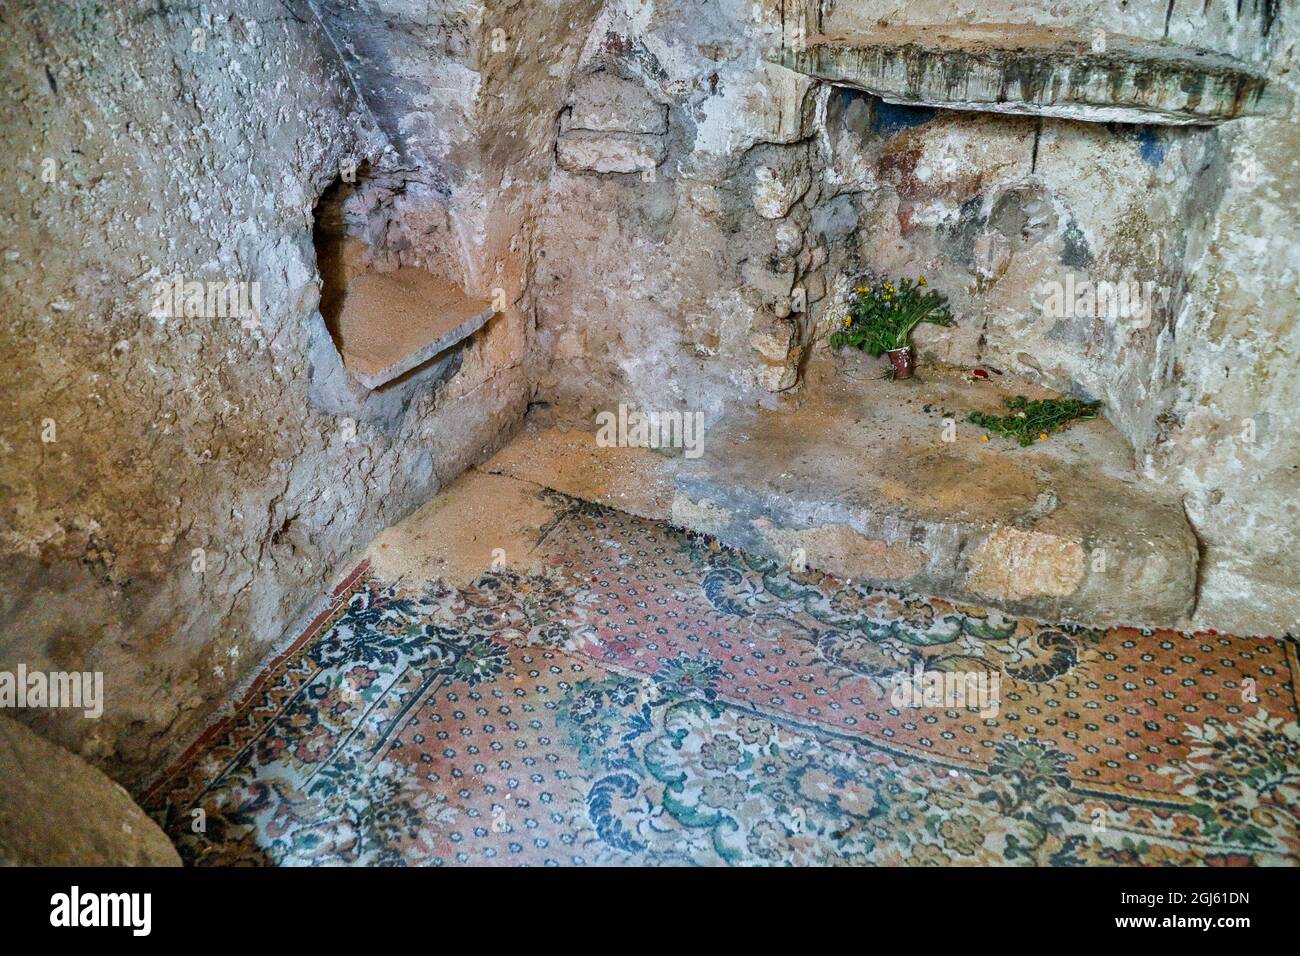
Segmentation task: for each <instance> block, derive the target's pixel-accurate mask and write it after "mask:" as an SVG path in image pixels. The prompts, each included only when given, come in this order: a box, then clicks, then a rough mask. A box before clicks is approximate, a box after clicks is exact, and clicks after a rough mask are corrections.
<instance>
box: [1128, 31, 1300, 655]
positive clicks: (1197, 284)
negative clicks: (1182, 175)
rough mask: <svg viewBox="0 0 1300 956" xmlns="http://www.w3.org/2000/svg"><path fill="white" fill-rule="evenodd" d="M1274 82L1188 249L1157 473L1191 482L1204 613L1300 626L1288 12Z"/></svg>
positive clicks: (1211, 617) (1226, 622)
mask: <svg viewBox="0 0 1300 956" xmlns="http://www.w3.org/2000/svg"><path fill="white" fill-rule="evenodd" d="M1282 16H1283V17H1284V19H1282V20H1280V21H1279V24H1278V26H1277V27H1275V29H1277V30H1279V31H1280V33H1281V35H1280V36H1279V37H1278V54H1277V57H1276V59H1275V60H1274V62H1273V65H1272V68H1271V71H1270V72H1271V75H1272V81H1273V83H1274V84H1275V85H1276V86H1277V87H1279V88H1281V89H1284V90H1285V91H1286V93H1287V95H1288V97H1289V99H1290V106H1289V108H1288V109H1287V111H1286V112H1285V113H1282V114H1280V115H1278V116H1276V117H1270V118H1267V119H1263V118H1261V119H1248V120H1242V121H1240V122H1239V123H1234V124H1232V126H1231V128H1230V129H1225V130H1223V131H1222V133H1221V136H1220V138H1219V150H1218V153H1217V155H1216V158H1215V161H1214V165H1215V170H1216V172H1217V173H1218V175H1219V177H1220V182H1221V184H1222V185H1221V187H1220V188H1221V189H1222V190H1223V195H1222V199H1221V201H1220V203H1219V205H1218V207H1217V209H1216V210H1215V214H1214V215H1213V216H1212V217H1211V218H1210V219H1209V221H1208V222H1207V224H1206V227H1205V228H1204V229H1203V230H1201V233H1200V236H1199V237H1198V241H1197V243H1196V244H1195V246H1194V247H1193V248H1191V249H1189V251H1188V257H1189V261H1194V262H1195V263H1196V265H1195V266H1194V267H1190V268H1189V271H1190V274H1191V279H1190V281H1189V283H1188V293H1187V296H1186V302H1185V305H1184V307H1183V309H1182V310H1181V311H1180V313H1179V315H1178V317H1177V323H1176V325H1175V326H1174V330H1173V331H1174V333H1175V345H1174V347H1173V349H1172V350H1171V351H1172V356H1171V359H1172V360H1171V363H1170V366H1169V368H1168V370H1167V372H1166V375H1167V379H1166V382H1167V386H1168V388H1169V389H1170V390H1171V393H1172V400H1171V402H1170V406H1169V408H1168V410H1167V412H1166V413H1165V418H1164V422H1163V424H1164V426H1165V427H1163V428H1162V429H1161V431H1160V432H1159V434H1158V436H1157V440H1156V441H1154V442H1153V443H1152V444H1151V445H1150V446H1148V447H1147V448H1145V449H1144V452H1145V454H1146V456H1147V464H1148V468H1149V470H1150V471H1151V473H1152V474H1153V475H1155V476H1157V477H1160V478H1163V479H1165V480H1169V481H1172V482H1174V483H1176V485H1177V486H1178V487H1179V488H1181V489H1183V491H1184V493H1185V498H1184V503H1185V506H1186V508H1187V514H1188V517H1189V518H1190V519H1191V521H1192V524H1193V525H1194V527H1195V528H1196V531H1197V534H1198V535H1199V536H1200V538H1201V544H1202V547H1203V552H1202V556H1201V582H1200V603H1199V605H1198V608H1197V623H1198V624H1200V625H1201V626H1204V627H1212V628H1216V629H1220V630H1225V631H1230V632H1235V633H1243V634H1250V633H1272V634H1278V633H1282V632H1289V633H1291V634H1300V595H1298V594H1297V587H1298V584H1300V411H1298V410H1300V384H1297V382H1298V379H1297V369H1300V322H1297V315H1300V233H1298V232H1297V229H1296V215H1297V209H1300V186H1298V182H1300V133H1298V132H1297V129H1298V127H1300V117H1298V116H1297V113H1296V106H1295V104H1296V103H1297V94H1298V93H1300V83H1297V79H1296V54H1295V45H1296V41H1297V39H1298V38H1300V18H1297V16H1296V13H1295V11H1294V10H1293V9H1290V8H1288V9H1287V10H1286V11H1285V13H1284V14H1282Z"/></svg>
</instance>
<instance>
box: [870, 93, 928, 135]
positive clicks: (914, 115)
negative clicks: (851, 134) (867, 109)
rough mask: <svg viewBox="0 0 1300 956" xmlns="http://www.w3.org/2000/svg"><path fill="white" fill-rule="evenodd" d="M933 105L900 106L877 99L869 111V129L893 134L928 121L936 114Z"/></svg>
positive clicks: (874, 131) (884, 133)
mask: <svg viewBox="0 0 1300 956" xmlns="http://www.w3.org/2000/svg"><path fill="white" fill-rule="evenodd" d="M938 112H939V111H938V110H937V109H935V108H934V107H933V106H902V105H900V104H897V103H886V102H885V101H884V100H878V101H877V102H876V103H875V109H873V110H872V111H871V131H872V132H873V133H881V134H883V135H885V136H893V135H894V134H895V133H901V132H902V131H903V130H905V129H912V128H913V127H914V126H921V125H922V124H924V123H928V122H930V120H932V119H934V117H935V116H936V115H937V114H938Z"/></svg>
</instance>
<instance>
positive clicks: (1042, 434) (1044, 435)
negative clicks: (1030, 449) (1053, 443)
mask: <svg viewBox="0 0 1300 956" xmlns="http://www.w3.org/2000/svg"><path fill="white" fill-rule="evenodd" d="M1038 440H1039V441H1047V432H1040V433H1039V435H1038Z"/></svg>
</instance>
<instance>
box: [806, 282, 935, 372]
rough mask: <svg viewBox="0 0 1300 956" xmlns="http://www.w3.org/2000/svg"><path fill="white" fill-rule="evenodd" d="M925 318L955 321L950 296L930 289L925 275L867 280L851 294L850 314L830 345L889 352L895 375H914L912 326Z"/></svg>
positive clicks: (837, 330)
mask: <svg viewBox="0 0 1300 956" xmlns="http://www.w3.org/2000/svg"><path fill="white" fill-rule="evenodd" d="M922 322H930V323H933V324H934V325H951V324H952V312H951V311H950V310H949V308H948V297H947V296H946V295H944V294H943V293H941V292H936V291H935V290H934V289H927V288H926V281H925V276H921V277H920V278H919V279H917V280H916V281H915V282H913V281H912V280H911V279H902V280H900V281H899V283H898V284H897V285H895V284H894V283H892V282H890V281H889V280H888V279H880V280H875V279H871V280H866V281H865V282H864V284H862V285H859V286H857V287H856V288H855V289H854V290H853V294H852V295H850V296H849V308H848V314H847V315H846V316H845V317H844V319H843V321H842V323H841V326H840V328H837V329H836V330H835V331H834V332H832V333H831V347H832V348H841V347H843V346H845V345H849V346H853V347H854V348H860V349H862V350H863V351H864V352H870V353H871V354H872V355H873V356H875V357H876V358H879V357H880V356H881V355H888V356H889V363H890V365H892V366H893V369H892V372H891V374H892V375H893V377H894V378H911V377H912V369H914V368H915V367H916V363H915V361H914V360H913V358H912V345H911V337H912V330H913V329H915V328H916V327H917V326H918V325H920V324H921V323H922Z"/></svg>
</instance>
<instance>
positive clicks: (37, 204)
mask: <svg viewBox="0 0 1300 956" xmlns="http://www.w3.org/2000/svg"><path fill="white" fill-rule="evenodd" d="M0 18H2V26H3V30H4V34H5V39H4V44H5V58H4V64H3V68H2V69H3V74H2V75H3V79H2V81H0V82H2V84H3V96H4V99H5V102H6V103H7V104H12V105H14V106H16V110H13V111H7V112H8V115H7V117H6V123H5V124H4V126H3V128H2V129H0V153H2V154H3V155H5V156H7V157H12V158H13V161H14V163H15V168H14V170H13V173H14V187H13V188H12V189H9V190H6V191H5V193H4V196H3V198H0V223H2V230H3V235H4V240H3V245H4V250H3V255H4V265H3V278H2V279H0V283H2V287H3V292H4V295H5V299H6V303H7V305H6V309H5V314H4V322H3V324H0V340H2V341H0V348H3V351H4V354H5V355H6V359H7V360H6V369H5V375H4V378H3V384H2V385H0V401H2V402H3V408H4V416H3V421H2V422H0V452H2V454H0V547H2V548H3V556H2V557H0V595H2V597H0V613H2V614H3V617H4V620H5V621H6V626H5V629H4V635H3V638H2V639H0V669H3V670H10V671H12V670H14V669H15V667H16V666H17V664H19V663H24V664H26V665H27V666H28V667H29V668H32V669H45V670H98V671H102V672H103V673H104V675H105V685H106V696H107V703H106V708H105V713H104V716H103V717H102V718H100V719H98V720H87V719H85V718H83V717H82V716H81V715H80V713H79V712H76V713H73V712H69V711H60V710H47V711H42V710H31V709H29V710H26V711H23V712H22V713H21V716H22V718H23V719H24V720H26V721H28V722H29V723H31V724H32V725H34V726H35V728H36V729H37V730H39V731H40V732H42V733H44V734H45V735H47V736H49V737H52V738H54V739H56V740H58V741H59V742H61V743H63V744H64V745H66V746H68V747H70V748H71V749H73V750H75V751H78V752H80V753H81V754H83V755H85V756H87V757H88V758H89V759H90V760H91V761H92V762H94V763H96V764H97V765H99V766H101V767H103V768H105V769H107V770H108V771H109V772H110V773H111V774H112V775H114V776H115V777H116V778H117V779H119V780H121V781H122V782H124V783H126V784H127V785H128V786H135V785H138V784H139V783H140V782H141V781H143V780H144V779H146V778H147V776H148V774H150V773H151V772H153V771H155V770H156V769H157V767H158V765H159V764H160V762H161V761H162V760H164V759H165V758H166V757H167V755H168V754H169V753H170V752H172V751H174V749H175V747H176V746H178V745H181V744H184V743H186V742H188V740H190V739H192V738H193V736H194V734H195V733H196V732H197V729H198V728H199V727H201V726H202V725H203V722H204V721H205V719H206V718H207V717H208V715H209V714H210V713H211V711H212V709H213V708H214V707H215V706H216V704H217V703H218V702H219V701H221V700H223V699H225V698H227V697H228V696H229V694H230V693H231V691H232V689H233V688H234V687H235V686H236V685H237V684H238V683H239V682H240V680H241V679H242V678H243V677H244V676H245V675H246V674H248V673H249V672H250V669H251V668H253V667H254V666H255V665H256V664H257V662H258V660H259V659H260V658H261V657H262V656H263V655H264V654H265V652H266V651H267V649H268V647H269V646H270V645H271V644H273V643H274V642H276V641H277V640H278V639H279V638H280V637H281V635H282V634H283V633H284V631H285V627H286V623H288V622H296V621H297V620H298V619H299V618H300V617H301V616H302V615H303V614H304V613H306V612H307V611H309V610H311V608H309V607H307V606H305V605H304V602H305V601H308V600H310V599H311V597H312V595H318V594H320V593H321V592H322V591H323V589H324V588H325V587H326V586H327V584H328V583H330V582H331V580H332V579H333V576H334V574H335V566H336V565H337V564H338V563H339V562H340V561H343V560H344V559H346V558H347V557H348V555H349V554H351V553H353V552H354V551H355V550H356V549H358V548H359V547H361V546H362V545H364V543H365V542H366V541H367V540H369V538H370V537H371V536H372V535H373V534H374V533H376V532H377V531H378V530H379V529H380V528H382V527H384V526H385V525H388V524H390V523H392V522H393V521H395V520H397V519H398V518H400V517H401V516H402V515H403V514H404V513H406V512H407V511H409V510H410V509H411V508H412V507H414V506H416V505H417V504H419V503H420V502H422V501H424V500H425V499H427V497H428V496H429V495H430V494H431V493H432V492H433V491H435V490H436V489H437V488H438V487H439V486H440V485H441V484H442V483H444V482H445V481H447V480H449V479H450V478H451V477H453V476H454V475H455V474H457V473H458V472H459V471H460V470H462V469H463V468H464V467H466V466H467V465H468V464H470V463H471V462H473V461H474V460H476V459H477V458H480V457H481V456H483V455H485V454H487V453H489V452H491V451H492V450H493V449H494V447H495V445H496V444H497V443H499V442H500V441H501V440H503V439H504V437H506V436H508V434H509V433H510V430H511V428H512V427H513V426H514V424H515V423H517V422H518V420H519V418H520V417H521V415H522V414H523V411H524V409H525V407H526V405H527V402H528V399H529V386H528V383H527V380H526V370H525V368H524V359H525V356H526V355H527V354H528V352H529V350H528V348H527V341H526V339H527V321H526V319H527V317H526V316H525V315H524V314H523V313H522V312H520V311H518V310H510V312H509V314H507V315H506V316H501V317H498V318H497V319H496V320H493V322H492V323H490V324H489V326H488V327H487V328H486V329H485V330H484V331H483V332H481V333H479V334H478V335H477V336H476V337H475V338H474V339H472V340H471V341H470V342H468V343H467V344H466V345H464V346H463V347H462V348H461V349H460V350H459V352H458V353H457V355H456V357H455V360H454V362H450V363H446V364H444V365H443V366H442V367H441V368H440V369H438V370H436V371H435V372H432V373H424V374H422V375H417V376H414V377H413V378H412V379H411V380H409V381H406V382H404V383H403V384H401V385H400V386H398V387H395V388H393V389H389V390H386V392H385V393H384V394H378V393H376V394H372V395H369V396H360V395H358V394H357V393H356V391H355V389H351V388H350V387H349V386H348V385H347V383H346V382H345V377H344V375H343V370H342V366H341V364H340V360H339V357H338V355H337V353H336V352H335V351H334V349H333V346H332V343H331V342H330V340H329V336H328V334H327V333H326V332H325V329H324V326H323V323H322V320H321V317H320V314H319V311H318V309H317V301H318V296H319V278H318V276H317V274H316V268H315V262H314V252H313V247H312V232H313V207H314V205H315V202H316V200H317V197H318V196H319V195H320V194H321V193H322V191H323V190H324V189H325V188H326V187H327V186H328V185H329V184H330V183H331V182H332V181H333V180H335V179H336V178H337V177H338V176H339V173H340V169H341V167H342V165H344V164H345V163H346V162H347V161H350V160H358V161H361V160H368V161H369V162H370V163H371V165H372V166H373V167H375V168H378V169H383V170H387V171H389V172H393V171H395V170H401V169H402V168H403V164H404V160H403V159H402V152H403V150H402V149H401V148H400V147H401V146H402V144H401V143H400V142H398V143H397V144H396V146H394V145H393V144H391V143H390V142H388V141H387V138H386V136H385V134H384V131H383V127H382V124H377V123H376V122H375V121H374V118H373V116H372V114H371V111H370V110H369V108H368V106H367V104H366V102H365V101H364V100H363V99H362V98H361V97H360V96H358V95H357V94H356V91H357V90H358V89H359V87H358V86H357V84H356V83H355V82H354V78H353V77H351V76H349V75H348V73H347V72H346V71H345V70H344V68H343V67H342V64H341V63H340V61H339V58H338V54H337V52H336V49H335V46H334V43H332V42H331V40H330V39H329V38H328V37H327V35H326V33H325V32H324V31H323V30H322V28H321V24H320V22H319V21H318V20H317V18H316V15H315V13H314V12H313V9H312V7H311V6H309V5H308V4H306V3H302V2H293V0H290V2H277V0H246V2H236V3H232V4H220V5H217V4H214V5H212V6H210V7H209V6H206V5H205V6H202V7H184V8H170V7H166V6H162V5H159V4H156V3H144V2H134V3H111V4H110V3H93V2H77V3H72V2H55V3H48V4H40V5H35V4H22V5H19V4H13V5H6V7H5V8H4V10H3V12H2V13H0ZM196 31H197V32H196ZM557 82H561V81H558V80H557ZM408 152H409V151H408ZM413 175H414V178H415V179H416V180H417V183H416V187H418V186H420V185H421V184H423V183H424V182H426V181H427V182H433V181H434V179H435V177H433V176H424V175H423V173H422V171H421V170H419V169H416V170H414V173H413ZM416 187H413V188H411V189H410V190H404V191H402V193H401V201H407V202H411V201H414V200H413V199H412V198H411V197H412V195H414V194H418V193H419V189H418V188H416ZM434 192H436V190H435V191H434ZM427 197H428V194H427V193H426V194H423V195H416V196H415V198H416V199H418V200H419V201H420V203H421V204H422V205H421V208H425V209H429V208H431V203H430V202H429V201H428V198H427ZM397 201H398V200H397V199H391V198H390V204H391V203H392V202H397ZM374 215H375V216H377V217H378V218H379V219H380V220H382V219H383V218H384V217H386V216H387V215H388V212H387V211H386V210H385V209H379V210H377V211H376V212H375V213H374ZM430 215H431V216H432V215H434V214H433V213H430ZM443 218H444V219H446V220H448V221H451V222H452V223H453V225H452V226H451V227H450V228H452V229H454V228H455V223H454V216H452V217H447V216H445V215H444V217H443ZM380 233H381V234H382V229H381V230H380ZM435 239H436V236H432V235H431V237H430V238H429V239H428V241H429V242H430V243H433V242H434V241H435ZM451 258H452V260H454V261H455V262H456V263H457V264H463V263H464V262H465V261H466V256H465V255H464V254H463V253H461V252H457V253H456V255H455V256H453V257H451ZM176 273H179V274H181V275H183V276H184V277H185V278H186V279H193V280H199V281H218V280H220V281H225V280H231V281H250V282H251V281H256V282H258V283H259V284H260V298H261V310H260V314H259V315H257V316H256V317H255V318H254V319H253V320H251V321H241V320H240V319H234V318H228V317H227V318H201V317H189V318H166V319H162V320H160V319H156V318H154V317H152V316H151V314H150V312H151V307H152V300H153V295H154V288H153V286H154V283H155V281H156V280H158V279H160V278H167V277H169V276H171V275H173V274H176Z"/></svg>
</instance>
